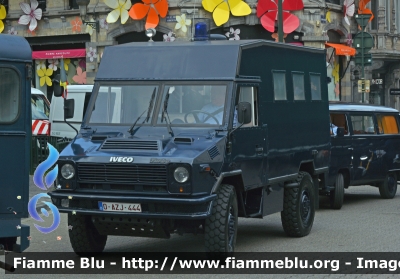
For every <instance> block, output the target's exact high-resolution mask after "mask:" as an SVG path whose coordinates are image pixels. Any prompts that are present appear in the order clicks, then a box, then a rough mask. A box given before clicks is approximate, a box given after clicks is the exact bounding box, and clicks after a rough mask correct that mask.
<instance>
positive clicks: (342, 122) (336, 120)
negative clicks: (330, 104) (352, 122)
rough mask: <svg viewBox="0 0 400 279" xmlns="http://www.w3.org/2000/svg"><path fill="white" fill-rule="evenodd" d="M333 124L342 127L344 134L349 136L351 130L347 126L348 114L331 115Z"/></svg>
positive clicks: (332, 133)
mask: <svg viewBox="0 0 400 279" xmlns="http://www.w3.org/2000/svg"><path fill="white" fill-rule="evenodd" d="M330 117H331V123H332V124H333V125H335V126H336V127H342V128H344V134H345V135H348V134H349V128H348V125H347V117H346V114H344V113H331V115H330ZM331 135H334V132H333V131H331Z"/></svg>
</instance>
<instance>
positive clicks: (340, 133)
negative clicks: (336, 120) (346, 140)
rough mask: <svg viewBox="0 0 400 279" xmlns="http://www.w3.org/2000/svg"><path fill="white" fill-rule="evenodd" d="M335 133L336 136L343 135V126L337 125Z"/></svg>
mask: <svg viewBox="0 0 400 279" xmlns="http://www.w3.org/2000/svg"><path fill="white" fill-rule="evenodd" d="M336 135H337V136H338V137H344V128H343V127H338V128H337V130H336Z"/></svg>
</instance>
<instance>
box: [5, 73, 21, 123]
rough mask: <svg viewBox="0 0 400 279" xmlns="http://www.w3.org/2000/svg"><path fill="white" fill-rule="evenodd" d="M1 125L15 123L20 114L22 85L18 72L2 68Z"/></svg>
mask: <svg viewBox="0 0 400 279" xmlns="http://www.w3.org/2000/svg"><path fill="white" fill-rule="evenodd" d="M0 80H1V82H0V100H1V102H0V123H1V122H3V123H4V122H6V123H7V122H8V123H10V122H13V121H15V120H16V118H17V117H18V114H19V107H20V103H19V102H20V93H19V91H20V84H21V81H20V80H19V76H18V74H17V72H16V71H14V70H13V69H9V68H0Z"/></svg>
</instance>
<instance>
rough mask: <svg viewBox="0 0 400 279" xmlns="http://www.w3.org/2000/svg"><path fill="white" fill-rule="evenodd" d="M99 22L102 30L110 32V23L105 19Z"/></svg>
mask: <svg viewBox="0 0 400 279" xmlns="http://www.w3.org/2000/svg"><path fill="white" fill-rule="evenodd" d="M99 22H100V27H101V28H103V29H106V30H108V23H107V21H106V19H105V18H102V19H100V20H99Z"/></svg>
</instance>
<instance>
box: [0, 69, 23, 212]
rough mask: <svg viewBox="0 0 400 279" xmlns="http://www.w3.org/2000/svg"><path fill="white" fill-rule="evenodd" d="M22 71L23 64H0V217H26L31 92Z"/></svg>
mask: <svg viewBox="0 0 400 279" xmlns="http://www.w3.org/2000/svg"><path fill="white" fill-rule="evenodd" d="M16 65H17V67H15V66H16ZM25 71H26V69H25V64H24V63H20V64H15V63H14V64H13V66H11V65H9V64H6V63H2V62H1V61H0V81H1V82H0V100H1V101H0V154H1V160H0V178H1V179H0V193H1V194H0V218H7V216H10V214H11V215H12V216H13V217H14V218H16V217H23V216H24V215H27V203H28V199H29V196H28V191H29V161H30V158H29V154H30V140H31V105H30V99H31V92H30V87H25V86H27V85H29V84H28V82H25V80H26V78H25ZM14 214H17V215H14ZM21 215H22V216H21ZM24 217H27V216H24Z"/></svg>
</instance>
